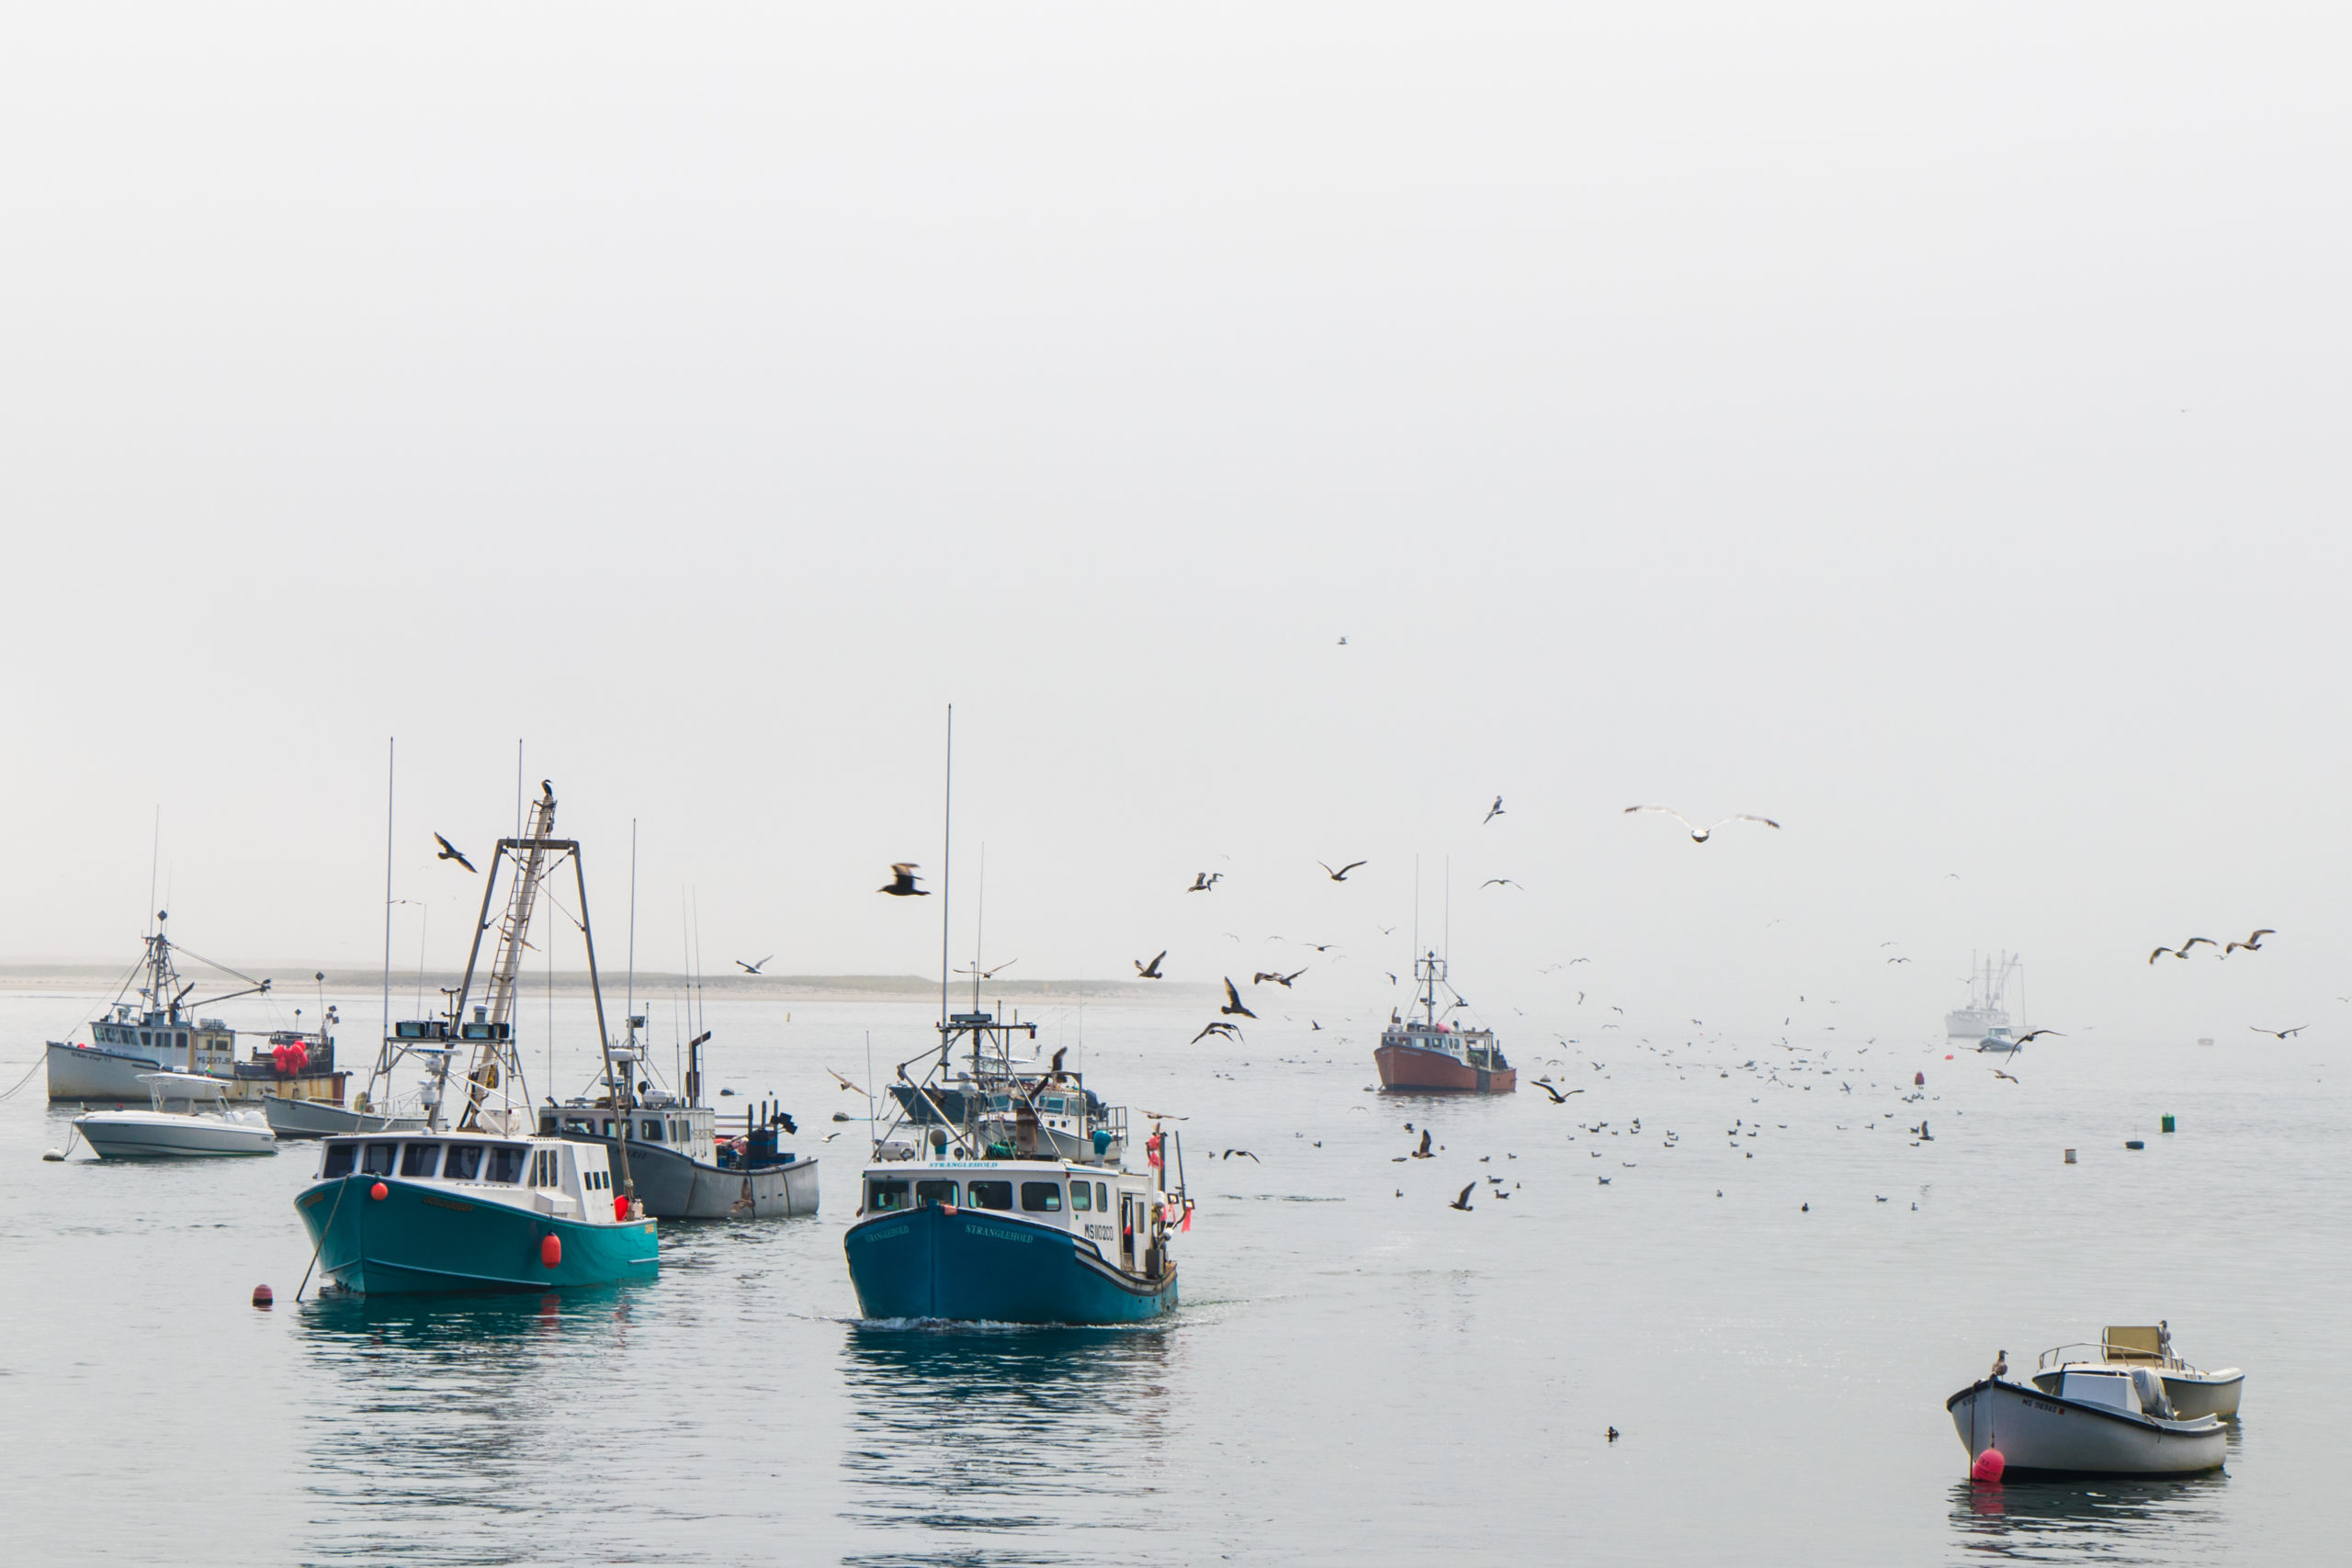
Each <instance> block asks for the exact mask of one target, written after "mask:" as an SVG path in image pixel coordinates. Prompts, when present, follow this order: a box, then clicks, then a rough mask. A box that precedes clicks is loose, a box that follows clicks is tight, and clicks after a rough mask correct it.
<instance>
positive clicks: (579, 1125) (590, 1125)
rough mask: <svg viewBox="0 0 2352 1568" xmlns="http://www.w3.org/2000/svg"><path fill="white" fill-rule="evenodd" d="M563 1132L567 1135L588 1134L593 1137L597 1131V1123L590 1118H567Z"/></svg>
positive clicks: (564, 1120) (564, 1121)
mask: <svg viewBox="0 0 2352 1568" xmlns="http://www.w3.org/2000/svg"><path fill="white" fill-rule="evenodd" d="M563 1130H564V1131H565V1132H567V1133H586V1134H591V1135H592V1136H593V1135H594V1133H595V1131H596V1122H595V1119H594V1117H590V1116H567V1117H565V1118H564V1119H563Z"/></svg>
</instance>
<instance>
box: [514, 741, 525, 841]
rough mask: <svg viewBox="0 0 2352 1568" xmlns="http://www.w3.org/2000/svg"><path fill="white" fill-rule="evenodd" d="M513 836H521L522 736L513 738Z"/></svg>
mask: <svg viewBox="0 0 2352 1568" xmlns="http://www.w3.org/2000/svg"><path fill="white" fill-rule="evenodd" d="M522 836H523V738H522V737H521V736H519V735H518V736H516V737H515V837H516V838H518V839H519V838H521V837H522Z"/></svg>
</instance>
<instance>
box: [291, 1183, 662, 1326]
mask: <svg viewBox="0 0 2352 1568" xmlns="http://www.w3.org/2000/svg"><path fill="white" fill-rule="evenodd" d="M379 1183H380V1184H381V1185H382V1186H383V1188H384V1196H383V1197H382V1198H381V1199H378V1198H375V1197H374V1196H372V1190H373V1189H374V1188H375V1186H376V1185H377V1184H379ZM294 1207H295V1212H296V1213H299V1214H300V1215H301V1217H302V1225H303V1228H304V1229H305V1230H307V1231H309V1232H310V1233H311V1244H312V1245H313V1246H314V1247H317V1249H318V1264H319V1271H320V1273H321V1274H322V1276H323V1277H324V1278H326V1279H328V1280H333V1281H334V1283H336V1284H337V1285H339V1286H341V1287H342V1288H343V1289H345V1290H346V1291H350V1292H354V1293H355V1294H358V1295H371V1296H373V1295H419V1294H424V1293H427V1292H447V1291H544V1290H548V1289H560V1288H561V1287H563V1286H566V1285H609V1284H614V1283H618V1282H624V1281H630V1280H653V1279H655V1278H657V1277H658V1276H659V1275H660V1273H661V1267H662V1264H661V1244H660V1239H659V1237H658V1236H657V1235H656V1234H655V1231H654V1222H652V1221H651V1220H633V1221H630V1222H628V1223H626V1224H591V1223H589V1222H587V1221H584V1220H572V1219H565V1218H563V1217H561V1216H560V1215H554V1214H543V1213H537V1211H536V1210H531V1209H524V1208H517V1207H515V1206H514V1205H512V1204H508V1203H501V1202H494V1201H482V1200H480V1199H473V1198H469V1197H467V1196H466V1195H465V1194H464V1193H463V1191H462V1190H456V1191H453V1190H449V1189H447V1188H443V1187H435V1186H428V1185H425V1184H423V1183H418V1182H411V1181H403V1180H401V1179H399V1178H397V1177H390V1176H368V1175H365V1174H361V1175H353V1176H342V1177H336V1178H334V1179H331V1180H326V1181H321V1182H318V1183H316V1184H314V1185H313V1186H311V1187H310V1188H309V1189H307V1190H304V1191H303V1193H302V1195H301V1196H300V1197H299V1198H297V1199H296V1200H295V1201H294ZM549 1235H552V1236H555V1237H556V1238H558V1240H560V1242H561V1243H562V1256H561V1258H560V1260H559V1261H558V1262H557V1263H556V1264H555V1266H554V1267H553V1268H549V1267H548V1265H547V1263H546V1262H545V1261H544V1260H543V1258H542V1255H541V1251H540V1243H541V1241H542V1240H543V1238H545V1237H547V1236H549Z"/></svg>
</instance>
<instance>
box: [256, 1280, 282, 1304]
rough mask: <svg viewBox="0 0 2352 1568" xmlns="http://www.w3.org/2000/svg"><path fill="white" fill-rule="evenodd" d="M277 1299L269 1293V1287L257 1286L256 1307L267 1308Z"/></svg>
mask: <svg viewBox="0 0 2352 1568" xmlns="http://www.w3.org/2000/svg"><path fill="white" fill-rule="evenodd" d="M276 1300H277V1297H276V1296H273V1295H271V1294H270V1293H269V1287H268V1286H267V1285H255V1286H254V1305H255V1306H257V1307H266V1306H267V1305H268V1304H269V1303H272V1302H274V1301H276Z"/></svg>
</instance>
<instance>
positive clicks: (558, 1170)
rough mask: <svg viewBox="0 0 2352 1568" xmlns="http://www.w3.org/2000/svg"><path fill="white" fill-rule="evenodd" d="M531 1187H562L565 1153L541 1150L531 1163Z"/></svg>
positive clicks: (556, 1150)
mask: <svg viewBox="0 0 2352 1568" xmlns="http://www.w3.org/2000/svg"><path fill="white" fill-rule="evenodd" d="M531 1185H532V1186H534V1187H560V1186H562V1185H563V1151H562V1150H560V1149H541V1150H539V1151H538V1154H537V1156H536V1157H534V1158H533V1159H532V1161H531Z"/></svg>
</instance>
